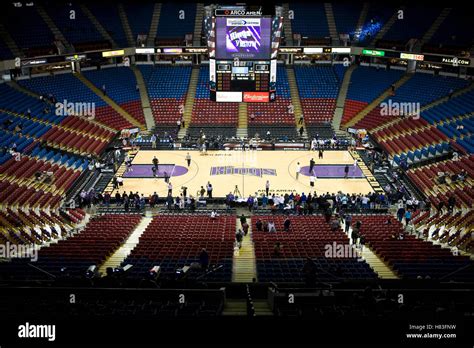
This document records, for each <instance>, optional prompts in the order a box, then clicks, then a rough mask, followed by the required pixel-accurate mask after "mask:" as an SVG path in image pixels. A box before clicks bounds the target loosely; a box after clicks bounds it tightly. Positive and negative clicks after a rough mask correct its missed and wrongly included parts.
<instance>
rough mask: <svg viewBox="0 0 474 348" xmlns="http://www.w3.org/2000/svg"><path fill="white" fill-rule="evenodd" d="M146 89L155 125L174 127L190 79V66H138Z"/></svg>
mask: <svg viewBox="0 0 474 348" xmlns="http://www.w3.org/2000/svg"><path fill="white" fill-rule="evenodd" d="M138 67H139V69H140V71H141V73H142V75H143V79H144V80H145V83H146V85H147V89H148V96H149V98H150V103H151V108H152V112H153V117H154V118H155V123H156V124H157V126H158V127H160V126H173V127H176V122H177V121H178V120H179V119H180V118H181V114H180V105H184V103H185V100H186V93H187V90H188V85H189V79H190V77H191V67H190V66H176V67H175V66H160V65H154V66H152V65H139V66H138Z"/></svg>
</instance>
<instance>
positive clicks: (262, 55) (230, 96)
mask: <svg viewBox="0 0 474 348" xmlns="http://www.w3.org/2000/svg"><path fill="white" fill-rule="evenodd" d="M227 14H229V15H227ZM239 15H240V16H239ZM212 21H213V22H212V28H213V29H212V30H211V31H210V35H209V39H208V47H209V53H210V54H209V87H210V98H211V100H214V101H217V102H271V101H274V100H275V90H276V73H277V64H276V58H277V50H278V43H279V39H280V33H278V35H275V32H276V31H277V30H281V24H280V18H279V17H274V18H272V17H265V16H256V15H254V14H251V13H249V11H244V10H242V11H227V12H226V11H220V12H217V10H216V16H215V17H213V18H212ZM275 41H278V42H275Z"/></svg>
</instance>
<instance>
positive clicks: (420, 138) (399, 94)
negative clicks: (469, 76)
mask: <svg viewBox="0 0 474 348" xmlns="http://www.w3.org/2000/svg"><path fill="white" fill-rule="evenodd" d="M466 86H467V81H465V80H463V79H457V78H452V77H446V76H433V75H428V74H422V73H419V74H415V75H413V76H412V77H411V78H410V79H409V80H408V81H407V82H406V83H405V84H403V85H402V86H401V87H400V88H398V89H397V90H396V92H395V94H394V95H392V96H390V97H388V98H386V99H385V100H384V103H386V104H387V105H389V104H390V103H392V105H395V104H393V103H396V104H397V105H400V106H401V105H403V104H402V103H409V104H410V105H413V107H415V109H416V106H419V107H420V108H422V107H423V106H425V105H428V104H430V103H432V102H434V101H436V100H437V99H440V98H443V97H445V96H447V95H448V93H450V92H451V91H453V92H454V91H456V90H458V89H461V88H465V87H466ZM428 110H429V109H428ZM421 116H423V113H422V114H421ZM404 117H407V118H408V117H409V116H407V115H404ZM404 117H398V119H397V120H394V118H393V117H388V116H383V115H382V108H381V107H380V106H377V107H376V108H375V109H374V110H372V111H371V112H370V113H369V114H368V115H366V116H365V117H364V118H363V119H362V120H361V121H359V122H357V124H356V125H355V127H356V128H365V129H368V130H369V131H370V130H373V129H374V128H377V127H380V128H384V129H383V131H380V130H379V132H376V133H375V138H376V139H377V140H378V141H379V142H380V145H381V146H382V147H383V148H384V149H385V150H386V151H388V152H389V154H390V155H401V154H404V155H405V156H408V158H409V160H410V161H417V160H419V159H421V151H425V152H428V153H429V152H430V146H431V147H432V149H431V152H434V153H433V154H436V152H440V153H443V152H446V151H448V150H449V146H448V145H449V144H448V141H449V139H448V137H447V136H446V135H445V134H444V133H442V132H441V131H440V130H439V129H437V128H436V127H433V126H428V125H427V124H426V122H425V121H423V120H413V118H412V117H409V119H408V120H404ZM416 117H417V116H416ZM387 125H389V126H388V129H386V128H387ZM387 136H390V138H391V139H390V140H388V139H387V138H386V137H387ZM440 147H441V149H440ZM440 150H441V151H440ZM414 151H418V154H417V155H415V154H414Z"/></svg>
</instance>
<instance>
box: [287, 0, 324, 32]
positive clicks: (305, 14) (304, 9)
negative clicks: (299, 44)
mask: <svg viewBox="0 0 474 348" xmlns="http://www.w3.org/2000/svg"><path fill="white" fill-rule="evenodd" d="M290 10H292V11H293V13H294V19H293V20H292V22H291V26H292V29H293V33H295V34H301V36H306V37H309V38H317V39H321V38H327V37H329V27H328V21H327V18H326V13H325V11H324V4H323V3H312V4H303V3H290Z"/></svg>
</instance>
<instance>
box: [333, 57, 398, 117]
mask: <svg viewBox="0 0 474 348" xmlns="http://www.w3.org/2000/svg"><path fill="white" fill-rule="evenodd" d="M402 75H403V72H402V71H401V70H394V69H390V70H384V69H376V68H371V67H367V66H358V67H357V68H356V69H355V70H354V71H353V72H352V75H351V81H350V85H349V89H348V91H347V97H346V102H345V105H344V114H343V117H342V123H343V124H344V123H347V122H349V121H350V120H351V119H352V118H353V117H354V116H355V115H357V114H358V113H359V112H360V111H362V110H363V109H364V108H365V107H366V106H367V105H368V104H370V103H371V102H372V101H373V100H375V99H376V98H377V97H379V96H380V95H381V94H382V93H383V92H384V91H386V90H387V89H388V88H390V86H391V85H392V84H393V83H395V82H396V81H398V80H399V79H400V78H401V77H402Z"/></svg>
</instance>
